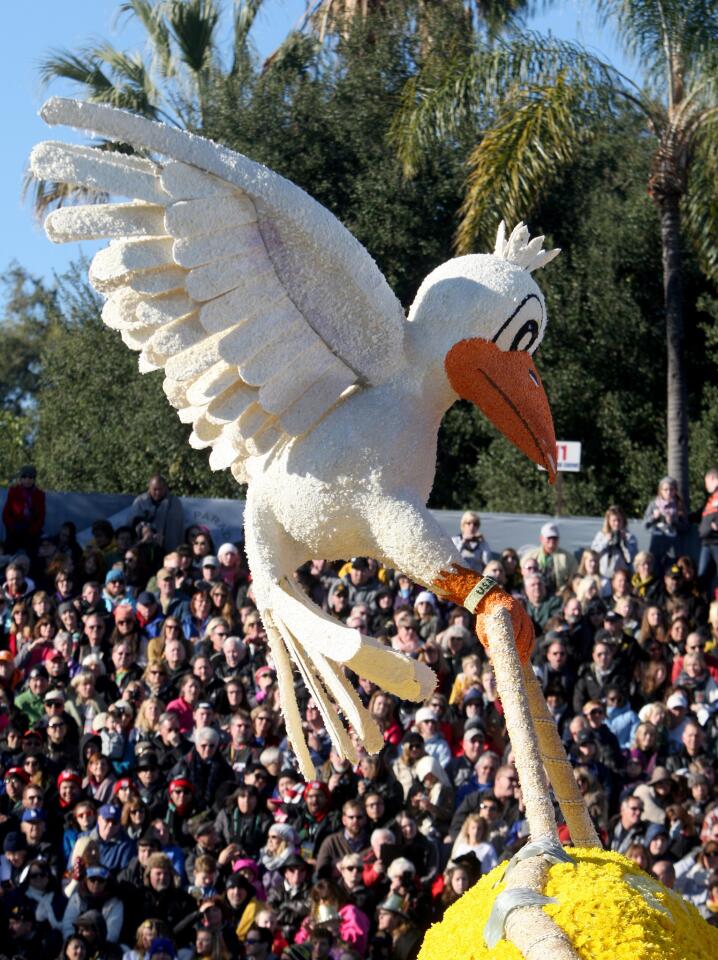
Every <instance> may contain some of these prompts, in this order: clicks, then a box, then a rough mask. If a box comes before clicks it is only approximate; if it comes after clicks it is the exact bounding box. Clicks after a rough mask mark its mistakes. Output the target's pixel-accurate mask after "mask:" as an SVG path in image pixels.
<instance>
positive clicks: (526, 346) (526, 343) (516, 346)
mask: <svg viewBox="0 0 718 960" xmlns="http://www.w3.org/2000/svg"><path fill="white" fill-rule="evenodd" d="M538 334H539V325H538V323H537V322H536V321H535V320H527V321H526V323H525V324H524V325H523V327H521V329H520V330H519V332H518V333H517V334H516V336H515V337H514V339H513V340H512V341H511V346H510V347H509V350H530V349H531V347H532V346H533V345H534V343H536V339H537V337H538Z"/></svg>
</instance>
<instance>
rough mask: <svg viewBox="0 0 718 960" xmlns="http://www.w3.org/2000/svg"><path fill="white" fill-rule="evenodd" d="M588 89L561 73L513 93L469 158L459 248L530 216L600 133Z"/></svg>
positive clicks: (472, 246)
mask: <svg viewBox="0 0 718 960" xmlns="http://www.w3.org/2000/svg"><path fill="white" fill-rule="evenodd" d="M585 99H586V95H585V91H584V90H582V89H581V88H579V87H576V86H575V85H573V84H572V83H570V82H568V81H567V79H566V78H565V77H562V76H561V77H559V79H558V82H557V83H555V84H553V85H551V86H543V87H541V86H531V87H529V88H528V89H522V90H521V92H520V93H517V95H516V96H515V97H512V98H510V99H509V100H508V101H507V102H506V104H505V106H504V107H503V109H502V110H501V112H500V113H499V114H498V116H497V117H496V119H495V121H494V122H493V123H492V124H491V125H490V127H489V128H488V130H486V132H485V134H484V136H483V139H482V140H481V142H480V143H479V144H478V145H477V146H476V148H475V149H474V150H473V151H472V153H471V156H470V158H469V162H468V166H469V174H468V177H467V189H466V195H465V198H464V202H463V204H462V207H461V215H462V217H461V223H460V225H459V229H458V231H457V235H456V250H457V253H459V254H462V253H470V252H471V251H472V250H474V249H475V246H476V243H477V240H482V241H484V242H485V241H487V240H488V239H489V238H490V236H492V235H493V233H494V232H495V229H496V223H497V222H498V221H500V220H502V219H505V220H507V221H508V222H509V223H511V222H515V221H517V220H520V219H522V218H525V217H526V216H527V215H528V214H529V213H530V212H531V210H532V209H533V208H534V207H535V205H536V204H537V202H538V201H539V200H540V199H541V198H542V196H543V195H544V194H545V192H546V190H547V189H548V188H550V186H551V185H552V183H553V182H554V181H555V178H556V177H557V175H558V174H559V173H560V172H561V171H562V170H563V169H565V168H566V167H567V166H568V165H569V164H570V163H571V162H572V160H573V159H574V157H575V155H576V151H577V149H578V148H579V147H580V146H581V144H583V143H585V142H586V140H587V139H588V138H590V137H591V136H593V135H594V134H595V129H596V126H595V124H591V123H589V122H587V120H588V117H587V111H586V109H585Z"/></svg>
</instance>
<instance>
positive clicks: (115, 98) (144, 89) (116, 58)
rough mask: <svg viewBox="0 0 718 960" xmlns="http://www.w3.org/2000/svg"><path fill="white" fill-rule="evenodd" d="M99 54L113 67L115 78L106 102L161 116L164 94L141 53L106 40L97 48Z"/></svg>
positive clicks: (152, 115)
mask: <svg viewBox="0 0 718 960" xmlns="http://www.w3.org/2000/svg"><path fill="white" fill-rule="evenodd" d="M95 56H96V57H97V59H98V61H99V62H100V63H103V64H106V65H107V66H108V67H109V68H110V71H111V74H112V79H113V84H112V89H110V90H108V91H107V93H106V96H105V97H103V98H102V102H103V103H109V104H111V105H112V106H114V107H123V108H124V109H126V110H132V111H134V112H135V113H141V114H142V115H143V116H146V117H151V118H152V119H157V118H158V116H159V112H158V102H159V99H160V94H159V91H158V90H157V89H156V88H155V86H154V84H153V83H152V80H151V78H150V74H149V71H148V70H147V67H146V66H145V64H144V62H143V61H142V58H141V57H140V55H139V54H127V53H123V52H122V51H120V50H116V49H115V48H114V47H112V46H110V45H109V44H105V45H103V46H101V47H98V48H97V49H96V50H95Z"/></svg>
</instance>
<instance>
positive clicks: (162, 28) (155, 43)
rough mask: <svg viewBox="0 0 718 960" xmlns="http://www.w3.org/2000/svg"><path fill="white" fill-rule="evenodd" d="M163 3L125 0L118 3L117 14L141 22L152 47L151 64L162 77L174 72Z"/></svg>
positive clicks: (147, 0)
mask: <svg viewBox="0 0 718 960" xmlns="http://www.w3.org/2000/svg"><path fill="white" fill-rule="evenodd" d="M164 7H165V4H163V3H152V2H151V0H125V2H124V3H121V4H120V8H119V12H118V16H122V15H123V14H124V15H126V16H130V17H135V18H136V19H137V20H139V21H140V23H141V24H142V26H143V28H144V30H145V32H146V34H147V37H148V39H149V41H150V46H151V48H152V65H153V67H154V68H155V69H156V70H157V71H158V73H159V74H160V75H161V76H163V77H171V76H172V75H173V73H174V63H173V60H172V47H171V43H170V33H169V30H168V28H167V24H166V22H165V19H164Z"/></svg>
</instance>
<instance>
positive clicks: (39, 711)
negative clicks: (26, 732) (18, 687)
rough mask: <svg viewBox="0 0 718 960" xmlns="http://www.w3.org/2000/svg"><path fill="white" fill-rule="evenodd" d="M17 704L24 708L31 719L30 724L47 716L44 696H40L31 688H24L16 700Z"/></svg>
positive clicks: (19, 708) (19, 707)
mask: <svg viewBox="0 0 718 960" xmlns="http://www.w3.org/2000/svg"><path fill="white" fill-rule="evenodd" d="M15 706H16V707H17V708H18V710H22V712H23V713H24V714H25V716H26V717H27V718H28V720H29V721H30V726H32V725H33V724H34V723H37V722H38V720H42V718H43V717H44V716H45V702H44V700H43V698H42V697H38V696H37V695H36V694H34V693H33V692H32V691H31V690H24V691H23V692H22V693H21V694H20V696H19V697H18V698H17V699H16V700H15Z"/></svg>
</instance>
